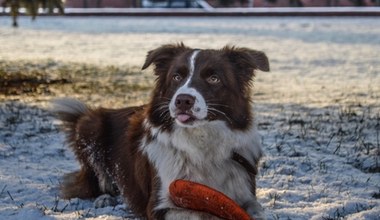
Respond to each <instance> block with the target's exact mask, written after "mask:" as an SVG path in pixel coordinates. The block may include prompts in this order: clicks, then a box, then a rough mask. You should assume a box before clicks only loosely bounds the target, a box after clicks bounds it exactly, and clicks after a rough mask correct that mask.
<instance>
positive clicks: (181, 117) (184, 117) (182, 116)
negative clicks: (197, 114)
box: [177, 114, 190, 123]
mask: <svg viewBox="0 0 380 220" xmlns="http://www.w3.org/2000/svg"><path fill="white" fill-rule="evenodd" d="M189 118H190V115H186V114H179V115H177V120H178V121H180V122H182V123H183V122H186V121H187V120H189Z"/></svg>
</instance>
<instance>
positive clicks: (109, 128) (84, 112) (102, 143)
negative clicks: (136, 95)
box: [53, 99, 143, 198]
mask: <svg viewBox="0 0 380 220" xmlns="http://www.w3.org/2000/svg"><path fill="white" fill-rule="evenodd" d="M53 104H54V108H53V111H54V112H55V113H56V115H57V116H58V118H59V119H60V120H61V121H62V122H63V129H64V130H65V131H66V135H67V141H68V143H69V144H70V146H71V148H72V150H73V151H74V153H75V155H76V156H77V160H78V161H79V162H80V164H81V170H80V171H77V172H73V173H69V174H67V175H65V177H64V180H63V183H62V186H61V192H62V196H63V197H64V198H72V197H78V198H94V197H96V196H98V195H100V194H102V193H108V194H111V195H116V194H117V193H118V189H117V187H116V186H115V183H114V180H113V179H112V178H111V177H110V176H111V175H113V174H112V173H111V168H112V167H113V166H114V164H115V161H114V160H113V159H111V158H112V157H113V156H112V155H115V154H120V153H121V152H120V151H119V152H113V151H112V150H115V149H117V148H116V145H118V144H121V142H123V141H125V140H126V139H127V137H126V135H127V129H128V124H129V118H130V117H131V116H132V115H134V114H135V113H136V112H137V111H139V110H142V109H143V107H129V108H123V109H116V110H114V109H104V108H99V109H95V110H93V109H90V108H88V107H87V106H86V105H85V104H83V103H82V102H80V101H78V100H75V99H57V100H55V101H54V103H53Z"/></svg>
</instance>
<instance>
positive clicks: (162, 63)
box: [142, 43, 190, 75]
mask: <svg viewBox="0 0 380 220" xmlns="http://www.w3.org/2000/svg"><path fill="white" fill-rule="evenodd" d="M188 49H190V48H188V47H186V46H185V45H184V44H183V43H179V44H167V45H163V46H161V47H159V48H156V49H154V50H151V51H149V52H148V55H147V56H146V60H145V63H144V65H143V67H142V69H143V70H144V69H146V68H148V67H149V66H150V65H151V64H152V63H153V64H154V65H155V71H154V72H155V74H156V75H160V74H161V73H162V72H166V71H167V70H168V69H169V67H170V62H171V61H172V60H173V59H174V58H175V56H176V55H178V54H179V53H181V52H184V51H186V50H188Z"/></svg>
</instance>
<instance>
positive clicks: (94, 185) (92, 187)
mask: <svg viewBox="0 0 380 220" xmlns="http://www.w3.org/2000/svg"><path fill="white" fill-rule="evenodd" d="M51 104H52V106H51V111H52V112H53V113H54V114H55V115H56V116H57V118H58V119H60V120H61V121H62V122H63V129H64V130H65V133H66V139H67V142H68V144H69V145H70V147H71V148H72V150H73V151H74V153H75V155H76V157H77V159H78V160H79V162H80V164H81V169H80V170H79V171H75V172H72V173H68V174H66V175H65V176H64V177H63V182H62V185H61V196H62V197H63V198H66V199H69V198H74V197H78V198H91V197H96V196H97V195H99V194H100V191H99V185H98V179H97V177H96V175H95V173H94V171H93V169H92V167H91V166H90V165H89V164H88V162H87V159H86V156H85V154H84V152H83V151H82V147H81V146H79V145H78V143H77V141H76V136H77V132H79V131H77V129H76V128H77V126H78V124H79V123H80V122H79V120H80V118H81V117H84V116H85V115H86V114H87V113H89V112H90V109H89V108H88V107H87V106H86V105H85V104H84V103H82V102H80V101H78V100H76V99H70V98H61V99H56V100H54V101H53V102H52V103H51Z"/></svg>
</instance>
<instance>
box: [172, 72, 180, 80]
mask: <svg viewBox="0 0 380 220" xmlns="http://www.w3.org/2000/svg"><path fill="white" fill-rule="evenodd" d="M173 80H174V81H177V82H179V81H181V80H182V76H181V75H179V74H178V73H175V74H174V75H173Z"/></svg>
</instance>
